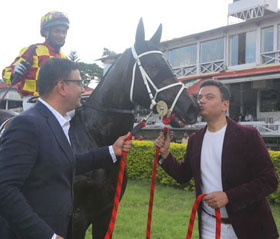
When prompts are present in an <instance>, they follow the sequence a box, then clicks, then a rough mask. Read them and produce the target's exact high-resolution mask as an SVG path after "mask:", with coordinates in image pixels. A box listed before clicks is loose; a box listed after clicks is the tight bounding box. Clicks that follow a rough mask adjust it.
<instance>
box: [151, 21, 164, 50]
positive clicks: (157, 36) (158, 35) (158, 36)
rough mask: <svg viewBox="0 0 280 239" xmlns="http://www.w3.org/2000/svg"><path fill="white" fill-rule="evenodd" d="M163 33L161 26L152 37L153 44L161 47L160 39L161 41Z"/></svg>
mask: <svg viewBox="0 0 280 239" xmlns="http://www.w3.org/2000/svg"><path fill="white" fill-rule="evenodd" d="M161 33H162V25H161V24H160V25H159V27H158V29H157V31H156V33H155V34H154V35H153V36H152V38H151V40H150V41H151V42H153V43H154V44H155V45H156V46H158V45H159V43H160V39H161Z"/></svg>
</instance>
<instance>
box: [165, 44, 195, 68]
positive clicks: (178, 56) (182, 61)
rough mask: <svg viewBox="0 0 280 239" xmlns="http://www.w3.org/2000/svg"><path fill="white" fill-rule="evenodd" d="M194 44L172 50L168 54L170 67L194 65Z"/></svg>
mask: <svg viewBox="0 0 280 239" xmlns="http://www.w3.org/2000/svg"><path fill="white" fill-rule="evenodd" d="M196 54H197V46H196V44H193V45H189V46H185V47H180V48H177V49H173V50H171V51H170V53H169V62H170V64H171V65H172V67H181V66H187V65H194V64H196Z"/></svg>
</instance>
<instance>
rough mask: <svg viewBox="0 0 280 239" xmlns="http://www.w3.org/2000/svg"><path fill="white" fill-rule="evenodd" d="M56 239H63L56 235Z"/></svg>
mask: <svg viewBox="0 0 280 239" xmlns="http://www.w3.org/2000/svg"><path fill="white" fill-rule="evenodd" d="M56 239H64V238H63V237H61V236H58V235H57V236H56Z"/></svg>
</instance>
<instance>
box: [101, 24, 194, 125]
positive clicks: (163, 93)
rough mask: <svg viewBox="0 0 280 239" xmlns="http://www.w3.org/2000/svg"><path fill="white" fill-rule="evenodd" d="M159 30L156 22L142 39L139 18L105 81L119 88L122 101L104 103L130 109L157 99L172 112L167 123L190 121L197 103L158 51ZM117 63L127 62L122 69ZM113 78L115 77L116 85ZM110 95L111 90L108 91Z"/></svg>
mask: <svg viewBox="0 0 280 239" xmlns="http://www.w3.org/2000/svg"><path fill="white" fill-rule="evenodd" d="M161 34H162V26H161V25H160V26H159V27H158V29H157V31H156V32H155V34H154V35H153V36H152V38H151V39H150V40H149V41H146V40H145V31H144V25H143V21H142V19H140V21H139V24H138V27H137V31H136V38H135V44H134V46H133V47H132V48H130V49H128V50H126V51H125V52H124V53H123V54H122V56H121V57H120V58H119V59H118V61H117V62H116V64H115V65H113V67H111V69H110V71H109V72H108V74H107V77H108V78H110V79H112V80H111V81H110V83H109V84H111V87H112V89H114V90H113V91H116V90H120V91H121V92H122V94H123V96H122V97H121V99H122V102H120V101H116V99H114V100H111V101H110V103H108V104H107V107H109V105H110V107H117V108H119V107H120V105H122V108H128V109H132V108H133V107H134V105H135V104H139V105H141V106H143V107H145V108H150V109H151V110H154V111H155V109H156V108H157V107H155V106H156V104H157V102H159V101H161V103H163V104H164V105H165V106H166V108H168V111H167V112H165V113H166V114H167V115H170V114H171V113H175V114H173V115H174V117H173V118H172V121H171V126H173V127H180V126H184V125H185V124H193V123H195V122H196V119H197V114H198V106H197V103H196V102H195V101H194V99H193V98H192V96H190V95H189V94H188V92H187V90H186V89H185V87H184V85H183V83H181V82H179V81H178V80H177V79H176V77H175V75H174V74H173V72H172V69H171V67H170V65H169V64H168V62H167V61H166V60H165V58H164V57H163V53H162V52H161V51H159V47H160V39H161ZM120 65H123V66H127V68H126V70H125V71H123V67H120ZM120 69H122V71H120ZM116 76H119V77H116ZM114 78H115V79H116V78H118V83H117V88H116V82H114V80H113V79H114ZM120 79H121V80H120ZM113 85H114V86H113ZM110 95H111V96H114V95H115V94H114V93H113V92H111V94H110ZM103 102H104V101H103ZM107 102H109V101H107Z"/></svg>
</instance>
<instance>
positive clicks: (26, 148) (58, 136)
mask: <svg viewBox="0 0 280 239" xmlns="http://www.w3.org/2000/svg"><path fill="white" fill-rule="evenodd" d="M112 164H113V162H112V159H111V156H110V152H109V149H108V147H102V148H99V149H97V150H92V151H90V152H87V153H83V154H76V155H74V153H73V151H72V149H71V146H70V144H69V142H68V140H67V138H66V136H65V134H64V132H63V130H62V128H61V126H60V124H59V122H58V121H57V119H56V118H55V116H54V115H53V114H52V113H51V112H50V111H49V110H48V108H47V107H46V106H44V105H43V104H42V103H41V102H38V103H37V104H36V105H35V106H34V107H33V108H32V109H30V110H28V111H26V112H24V113H22V114H20V115H18V116H17V117H15V118H14V119H13V120H12V122H11V123H10V124H9V126H8V127H7V128H6V130H5V132H4V134H3V136H2V138H1V141H0V215H1V217H0V238H5V239H15V238H20V239H25V238H26V239H33V238H34V239H35V238H36V239H38V238H40V239H50V238H51V237H52V236H53V234H54V233H56V234H58V235H60V236H62V237H64V238H71V217H72V208H73V182H74V175H75V174H80V173H85V172H87V171H90V170H91V169H97V168H106V167H110V166H111V165H112Z"/></svg>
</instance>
